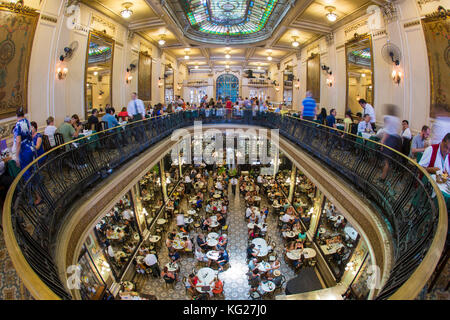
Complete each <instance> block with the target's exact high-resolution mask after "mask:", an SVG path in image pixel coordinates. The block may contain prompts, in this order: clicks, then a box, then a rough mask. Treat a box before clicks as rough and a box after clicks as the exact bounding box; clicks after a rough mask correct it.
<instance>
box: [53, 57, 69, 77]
mask: <svg viewBox="0 0 450 320" xmlns="http://www.w3.org/2000/svg"><path fill="white" fill-rule="evenodd" d="M68 72H69V69H67V67H66V65H65V64H64V63H63V62H62V61H60V62H59V63H58V64H57V65H56V76H57V78H58V79H59V80H64V79H66V76H67V73H68Z"/></svg>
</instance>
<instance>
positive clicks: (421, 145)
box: [409, 126, 431, 158]
mask: <svg viewBox="0 0 450 320" xmlns="http://www.w3.org/2000/svg"><path fill="white" fill-rule="evenodd" d="M430 132H431V129H430V128H429V127H428V126H423V127H422V130H420V132H419V133H418V134H417V135H416V136H415V137H414V138H413V139H412V142H411V150H410V152H409V156H410V157H411V158H416V157H417V153H418V152H424V151H425V149H426V147H427V146H426V145H425V141H426V140H427V139H428V137H429V136H430Z"/></svg>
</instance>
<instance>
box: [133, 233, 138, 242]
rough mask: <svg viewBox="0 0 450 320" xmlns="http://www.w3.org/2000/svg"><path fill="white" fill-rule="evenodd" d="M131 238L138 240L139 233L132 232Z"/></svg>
mask: <svg viewBox="0 0 450 320" xmlns="http://www.w3.org/2000/svg"><path fill="white" fill-rule="evenodd" d="M133 239H134V240H137V241H138V240H139V233H137V232H135V233H134V234H133Z"/></svg>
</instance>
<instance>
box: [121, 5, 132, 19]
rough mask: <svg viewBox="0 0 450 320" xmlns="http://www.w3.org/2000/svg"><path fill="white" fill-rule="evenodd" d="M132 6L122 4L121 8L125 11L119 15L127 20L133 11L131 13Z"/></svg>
mask: <svg viewBox="0 0 450 320" xmlns="http://www.w3.org/2000/svg"><path fill="white" fill-rule="evenodd" d="M132 6H133V4H132V3H131V2H125V3H122V7H124V8H125V9H124V10H122V11H120V15H121V16H122V17H123V18H125V19H128V18H129V17H131V15H132V14H133V11H131V10H130V8H131V7H132Z"/></svg>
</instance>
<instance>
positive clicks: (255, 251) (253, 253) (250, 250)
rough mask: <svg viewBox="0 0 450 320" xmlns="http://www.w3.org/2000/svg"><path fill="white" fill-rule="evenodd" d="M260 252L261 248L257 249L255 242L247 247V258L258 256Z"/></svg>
mask: <svg viewBox="0 0 450 320" xmlns="http://www.w3.org/2000/svg"><path fill="white" fill-rule="evenodd" d="M258 254H259V249H255V244H254V243H252V244H250V245H249V246H248V248H247V259H252V258H253V257H257V256H258Z"/></svg>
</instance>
